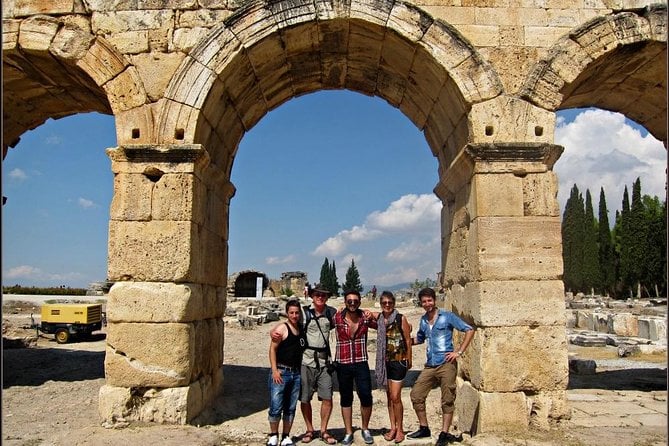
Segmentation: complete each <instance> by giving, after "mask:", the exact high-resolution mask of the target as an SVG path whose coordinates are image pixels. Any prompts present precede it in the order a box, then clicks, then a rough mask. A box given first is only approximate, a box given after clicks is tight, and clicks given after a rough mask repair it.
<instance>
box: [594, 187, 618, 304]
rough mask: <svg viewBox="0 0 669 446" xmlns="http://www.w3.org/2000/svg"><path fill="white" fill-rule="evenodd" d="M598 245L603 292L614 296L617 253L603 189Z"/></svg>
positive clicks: (600, 203) (600, 192)
mask: <svg viewBox="0 0 669 446" xmlns="http://www.w3.org/2000/svg"><path fill="white" fill-rule="evenodd" d="M597 245H598V248H599V252H598V255H599V277H600V279H601V290H602V292H603V293H604V294H607V295H608V294H609V293H611V294H613V292H614V290H615V282H616V252H615V249H614V247H613V240H612V239H611V227H610V226H609V211H608V209H607V208H606V196H605V194H604V188H603V187H602V188H601V189H600V191H599V227H598V234H597Z"/></svg>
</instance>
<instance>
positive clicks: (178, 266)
mask: <svg viewBox="0 0 669 446" xmlns="http://www.w3.org/2000/svg"><path fill="white" fill-rule="evenodd" d="M199 233H200V230H199V228H197V227H196V225H194V224H192V223H191V222H189V221H179V222H178V221H146V222H144V221H139V222H136V221H114V220H112V221H110V222H109V253H108V256H109V257H108V259H109V263H108V274H109V280H112V281H137V282H200V280H198V279H199V278H200V276H201V275H202V271H200V270H197V269H196V265H195V264H196V260H197V259H199V258H200V257H202V253H198V252H196V251H194V249H193V248H196V247H199V246H200V240H199ZM193 257H195V259H193ZM200 264H201V262H197V266H201V265H200Z"/></svg>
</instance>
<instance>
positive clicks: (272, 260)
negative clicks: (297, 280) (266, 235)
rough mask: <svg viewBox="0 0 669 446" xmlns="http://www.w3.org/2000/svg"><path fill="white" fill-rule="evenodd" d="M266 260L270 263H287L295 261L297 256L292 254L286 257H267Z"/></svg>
mask: <svg viewBox="0 0 669 446" xmlns="http://www.w3.org/2000/svg"><path fill="white" fill-rule="evenodd" d="M265 262H266V263H267V264H268V265H285V264H288V263H293V262H295V256H294V255H293V254H291V255H288V256H285V257H265Z"/></svg>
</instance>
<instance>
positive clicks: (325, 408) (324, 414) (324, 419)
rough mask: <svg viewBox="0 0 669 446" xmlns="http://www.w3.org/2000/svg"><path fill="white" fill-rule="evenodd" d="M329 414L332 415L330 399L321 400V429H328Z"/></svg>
mask: <svg viewBox="0 0 669 446" xmlns="http://www.w3.org/2000/svg"><path fill="white" fill-rule="evenodd" d="M330 415H332V400H323V401H322V402H321V431H326V430H328V423H329V422H330Z"/></svg>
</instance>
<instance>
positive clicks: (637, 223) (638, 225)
mask: <svg viewBox="0 0 669 446" xmlns="http://www.w3.org/2000/svg"><path fill="white" fill-rule="evenodd" d="M647 234H648V225H647V222H646V217H645V210H644V205H643V200H642V199H641V179H639V178H637V179H636V181H635V182H634V185H633V186H632V207H631V210H630V238H629V240H630V246H629V257H630V258H629V262H630V263H629V267H630V273H631V275H630V279H631V281H630V285H631V286H632V287H633V288H634V289H635V290H636V291H637V297H641V287H642V286H643V284H642V283H641V281H642V280H643V277H644V275H645V272H644V269H645V263H646V261H645V259H646V254H647V253H646V248H647V244H646V243H647V238H648V235H647Z"/></svg>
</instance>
